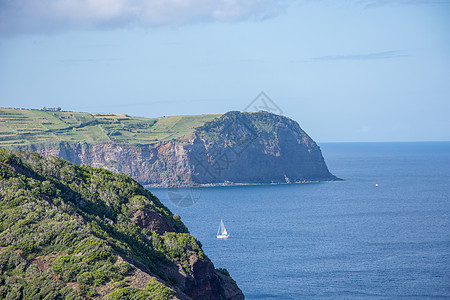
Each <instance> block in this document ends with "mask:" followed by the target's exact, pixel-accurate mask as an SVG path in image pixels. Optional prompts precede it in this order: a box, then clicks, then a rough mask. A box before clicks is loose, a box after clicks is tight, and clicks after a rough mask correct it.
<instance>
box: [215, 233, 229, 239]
mask: <svg viewBox="0 0 450 300" xmlns="http://www.w3.org/2000/svg"><path fill="white" fill-rule="evenodd" d="M229 237H230V235H229V234H227V235H225V234H220V235H219V234H218V235H217V238H218V239H227V238H229Z"/></svg>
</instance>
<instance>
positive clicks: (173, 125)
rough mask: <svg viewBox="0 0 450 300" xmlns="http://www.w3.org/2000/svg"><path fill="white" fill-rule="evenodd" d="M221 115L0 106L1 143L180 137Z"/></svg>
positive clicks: (142, 140)
mask: <svg viewBox="0 0 450 300" xmlns="http://www.w3.org/2000/svg"><path fill="white" fill-rule="evenodd" d="M219 116H220V115H198V116H172V117H161V118H138V117H130V116H128V115H114V114H100V113H82V112H65V111H63V112H56V111H43V110H35V109H33V110H25V109H12V108H0V147H11V146H19V145H28V144H40V143H55V142H88V143H97V142H108V141H112V142H118V143H127V144H152V143H157V142H159V141H171V140H182V139H183V138H186V137H188V136H189V135H190V134H192V133H193V132H194V129H195V128H196V127H198V126H201V125H203V124H204V123H205V122H207V121H211V120H212V119H214V118H216V117H219Z"/></svg>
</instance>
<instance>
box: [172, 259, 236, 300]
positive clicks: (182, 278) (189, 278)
mask: <svg viewBox="0 0 450 300" xmlns="http://www.w3.org/2000/svg"><path fill="white" fill-rule="evenodd" d="M189 266H190V270H191V273H190V274H186V273H185V272H184V271H183V270H182V267H181V265H178V266H174V267H173V268H177V269H176V270H175V269H174V270H171V271H170V270H168V273H169V274H171V273H172V274H171V275H173V274H176V275H177V276H174V277H176V278H177V286H179V287H180V289H181V290H182V291H183V293H184V294H186V295H187V296H189V297H190V298H192V299H195V300H206V299H208V300H219V299H223V300H241V299H244V294H243V293H242V291H241V290H240V289H239V287H238V286H237V285H236V282H235V281H234V280H233V279H232V278H231V277H228V276H226V275H223V274H221V273H219V272H218V271H216V270H215V268H214V265H213V263H212V262H211V261H209V260H204V259H201V258H199V257H197V256H196V255H191V256H190V257H189Z"/></svg>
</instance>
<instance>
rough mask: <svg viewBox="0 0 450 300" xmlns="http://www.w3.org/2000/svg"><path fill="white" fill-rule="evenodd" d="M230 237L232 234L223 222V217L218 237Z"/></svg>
mask: <svg viewBox="0 0 450 300" xmlns="http://www.w3.org/2000/svg"><path fill="white" fill-rule="evenodd" d="M229 237H230V235H229V234H228V232H227V229H226V228H225V225H224V224H223V221H222V219H220V224H219V230H217V238H218V239H227V238H229Z"/></svg>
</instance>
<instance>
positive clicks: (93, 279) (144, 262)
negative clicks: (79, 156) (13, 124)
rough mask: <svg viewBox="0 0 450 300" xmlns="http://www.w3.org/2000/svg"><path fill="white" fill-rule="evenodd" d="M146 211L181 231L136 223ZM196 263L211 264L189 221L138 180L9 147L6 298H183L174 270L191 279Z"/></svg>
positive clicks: (3, 193)
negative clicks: (138, 215) (142, 279)
mask: <svg viewBox="0 0 450 300" xmlns="http://www.w3.org/2000/svg"><path fill="white" fill-rule="evenodd" d="M143 209H147V210H152V211H154V212H156V213H157V214H158V216H160V217H161V218H165V219H166V220H167V222H168V223H169V224H170V226H171V228H173V232H165V233H163V234H159V233H157V232H155V231H151V230H149V229H148V228H141V227H139V226H138V225H137V224H135V223H134V222H133V221H132V219H131V218H132V216H133V215H134V214H135V213H136V212H138V211H141V210H143ZM192 257H196V258H198V259H200V260H202V261H205V262H206V263H209V264H210V262H209V259H208V258H207V257H206V256H205V254H204V253H203V251H202V249H201V244H200V242H199V241H197V240H196V239H195V238H194V237H192V236H191V235H190V234H189V232H188V230H187V228H186V227H185V226H184V224H183V223H182V222H181V220H180V217H179V216H177V215H174V214H172V213H171V212H170V211H169V210H168V209H167V208H166V207H165V206H164V205H163V204H162V203H161V202H160V201H159V200H158V199H157V198H156V197H155V196H154V195H153V194H151V193H150V192H149V191H148V190H146V189H144V188H143V187H142V186H141V185H140V184H138V183H137V182H135V181H134V180H133V179H131V178H130V177H128V176H125V175H123V174H114V173H111V172H109V171H107V170H104V169H95V168H92V167H90V166H87V165H82V166H77V165H74V164H72V163H69V162H66V161H64V160H62V159H60V158H57V157H49V158H44V157H42V156H41V155H39V154H37V153H33V154H30V153H28V152H23V151H8V150H4V149H1V148H0V299H82V298H83V297H91V298H105V297H106V299H149V298H151V299H171V298H172V297H173V296H177V295H181V297H182V298H183V297H186V295H185V294H184V293H183V292H185V291H184V290H183V289H184V286H181V285H179V283H178V282H177V280H176V278H175V276H173V274H172V273H170V272H167V270H169V269H176V270H178V265H179V266H180V267H182V269H183V270H184V274H183V275H184V276H185V277H189V276H191V275H192V272H193V268H192V266H191V265H190V259H191V258H192ZM211 265H212V264H211ZM136 272H141V273H145V274H146V275H145V276H147V277H146V278H147V279H149V280H147V281H148V282H146V283H142V282H140V283H139V282H136V281H135V280H134V279H133V278H136V277H137V276H134V275H135V274H136ZM150 275H151V276H150ZM145 276H144V277H145ZM141 277H142V276H141Z"/></svg>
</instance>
